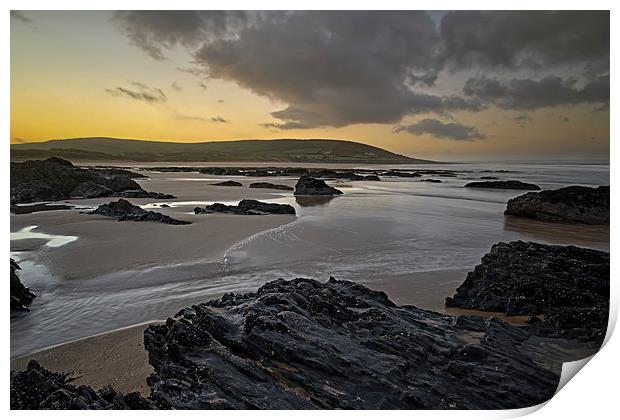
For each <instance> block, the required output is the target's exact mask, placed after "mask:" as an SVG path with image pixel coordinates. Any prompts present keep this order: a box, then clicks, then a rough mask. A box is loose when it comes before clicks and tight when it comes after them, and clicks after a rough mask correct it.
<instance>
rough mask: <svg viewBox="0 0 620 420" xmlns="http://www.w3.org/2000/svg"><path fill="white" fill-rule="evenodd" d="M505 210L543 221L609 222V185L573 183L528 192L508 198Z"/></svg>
mask: <svg viewBox="0 0 620 420" xmlns="http://www.w3.org/2000/svg"><path fill="white" fill-rule="evenodd" d="M504 214H507V215H514V216H520V217H527V218H530V219H538V220H542V221H544V222H555V223H583V224H588V225H607V224H609V187H608V186H601V187H598V188H591V187H580V186H572V187H565V188H560V189H558V190H546V191H541V192H538V193H527V194H524V195H521V196H519V197H516V198H513V199H512V200H509V201H508V205H507V206H506V211H505V212H504Z"/></svg>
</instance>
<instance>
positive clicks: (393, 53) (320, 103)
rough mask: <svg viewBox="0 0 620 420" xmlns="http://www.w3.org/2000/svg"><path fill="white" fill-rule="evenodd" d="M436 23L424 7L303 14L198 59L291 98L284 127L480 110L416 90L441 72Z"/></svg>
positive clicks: (221, 43)
mask: <svg viewBox="0 0 620 420" xmlns="http://www.w3.org/2000/svg"><path fill="white" fill-rule="evenodd" d="M437 42H438V38H437V32H436V28H435V25H434V23H433V22H432V20H431V19H430V18H429V16H428V15H427V14H426V13H423V12H410V13H403V12H358V11H354V12H332V13H322V12H297V13H292V14H290V15H289V16H288V18H287V19H278V20H275V21H270V20H265V21H263V22H262V24H261V25H259V26H251V27H246V28H245V29H243V30H241V31H240V32H239V33H238V35H237V37H235V38H234V39H227V40H216V41H214V42H211V43H206V44H205V45H204V46H203V47H202V48H200V49H199V50H198V51H197V52H196V55H195V60H196V62H198V63H202V64H203V65H204V66H205V67H207V68H208V69H209V74H210V77H213V78H218V79H224V80H230V81H234V82H236V83H237V84H239V85H240V86H242V87H245V88H247V89H250V90H252V91H253V92H255V93H257V94H259V95H263V96H267V97H269V98H271V99H273V100H276V101H280V102H284V103H286V104H288V106H286V107H285V108H284V109H282V110H280V111H278V112H274V113H273V114H272V115H273V117H274V118H277V119H279V120H280V122H278V123H273V124H272V125H271V126H272V127H276V128H281V129H290V128H302V127H303V128H310V127H318V126H336V127H340V126H345V125H349V124H355V123H395V122H398V121H400V119H401V118H402V117H403V116H404V115H407V114H411V113H420V112H432V111H436V110H437V111H447V110H454V109H477V108H479V104H477V103H474V102H473V101H470V100H463V99H461V100H455V99H454V98H451V97H450V98H443V97H440V96H435V95H430V94H422V93H418V92H416V91H415V90H414V89H415V88H414V86H415V85H419V84H429V83H432V82H434V81H435V79H436V77H437V73H438V72H439V70H440V65H441V63H440V62H439V61H438V57H437V55H436V51H435V49H434V48H433V47H434V46H435V45H437Z"/></svg>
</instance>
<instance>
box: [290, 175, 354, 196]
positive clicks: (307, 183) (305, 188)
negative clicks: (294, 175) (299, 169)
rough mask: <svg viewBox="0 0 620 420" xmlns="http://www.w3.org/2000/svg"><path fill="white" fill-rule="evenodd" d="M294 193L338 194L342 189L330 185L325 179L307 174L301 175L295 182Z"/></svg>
mask: <svg viewBox="0 0 620 420" xmlns="http://www.w3.org/2000/svg"><path fill="white" fill-rule="evenodd" d="M293 194H294V195H340V194H342V191H340V190H338V189H336V188H334V187H330V186H329V185H327V184H326V183H325V181H323V180H320V179H316V178H312V177H309V176H302V177H301V178H299V181H297V184H295V192H294V193H293Z"/></svg>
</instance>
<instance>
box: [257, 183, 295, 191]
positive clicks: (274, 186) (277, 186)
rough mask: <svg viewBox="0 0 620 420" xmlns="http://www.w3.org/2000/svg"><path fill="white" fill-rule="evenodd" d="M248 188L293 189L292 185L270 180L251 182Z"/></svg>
mask: <svg viewBox="0 0 620 420" xmlns="http://www.w3.org/2000/svg"><path fill="white" fill-rule="evenodd" d="M250 188H268V189H272V190H282V191H293V187H289V186H288V185H282V184H272V183H271V182H253V183H251V184H250Z"/></svg>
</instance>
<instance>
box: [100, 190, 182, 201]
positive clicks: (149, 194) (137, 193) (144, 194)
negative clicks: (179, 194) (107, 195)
mask: <svg viewBox="0 0 620 420" xmlns="http://www.w3.org/2000/svg"><path fill="white" fill-rule="evenodd" d="M112 197H123V198H153V199H155V200H170V199H173V198H176V196H174V195H172V194H164V193H158V192H153V191H144V190H130V191H121V192H118V193H114V194H113V195H112Z"/></svg>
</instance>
